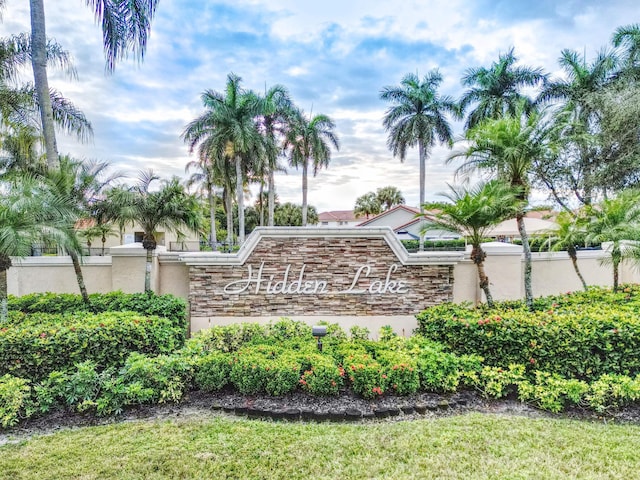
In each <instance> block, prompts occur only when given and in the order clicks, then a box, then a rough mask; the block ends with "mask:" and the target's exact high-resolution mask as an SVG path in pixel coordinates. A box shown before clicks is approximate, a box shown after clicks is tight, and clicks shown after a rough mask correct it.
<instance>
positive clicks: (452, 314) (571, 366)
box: [418, 287, 640, 380]
mask: <svg viewBox="0 0 640 480" xmlns="http://www.w3.org/2000/svg"><path fill="white" fill-rule="evenodd" d="M639 293H640V289H639V288H637V287H634V288H631V287H625V288H623V290H622V292H620V293H615V294H614V293H613V292H611V291H607V290H605V289H594V290H590V291H589V292H583V293H577V294H572V295H564V296H556V297H547V298H544V299H537V300H536V308H538V310H537V311H535V312H529V311H527V310H526V309H525V308H524V305H523V303H522V302H504V303H502V304H498V305H497V306H496V308H495V309H493V310H488V309H487V308H486V307H482V308H476V309H471V308H468V307H465V306H457V305H452V304H445V305H440V306H436V307H433V308H430V309H428V310H426V311H424V312H422V313H420V314H419V315H418V325H419V328H418V333H420V334H422V335H424V336H426V337H427V338H429V339H431V340H434V341H437V342H441V343H443V344H444V345H445V346H446V347H447V348H449V349H450V350H451V351H453V352H454V353H456V354H459V355H464V354H476V355H480V356H482V357H483V358H484V361H485V362H486V363H487V364H488V365H491V366H495V367H504V366H505V365H508V364H510V363H518V364H523V365H526V366H527V369H528V371H530V372H533V371H534V370H541V371H546V372H550V373H557V374H558V375H560V376H563V377H566V378H578V379H583V380H594V379H596V378H598V377H599V376H601V375H603V374H624V375H631V376H633V375H637V374H639V373H640V319H639V318H638V315H637V312H638V311H640V295H639Z"/></svg>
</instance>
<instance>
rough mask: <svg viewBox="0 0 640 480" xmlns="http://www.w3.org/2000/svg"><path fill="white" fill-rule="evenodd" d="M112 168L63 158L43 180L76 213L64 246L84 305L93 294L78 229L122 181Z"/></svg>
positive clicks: (106, 164)
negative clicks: (87, 281)
mask: <svg viewBox="0 0 640 480" xmlns="http://www.w3.org/2000/svg"><path fill="white" fill-rule="evenodd" d="M109 168H110V165H109V163H107V162H97V161H88V162H82V161H77V160H73V159H70V158H69V157H62V158H61V159H60V164H59V165H58V167H57V168H52V169H49V170H47V172H46V175H45V176H44V177H43V179H44V181H45V182H46V184H47V186H48V188H49V189H51V191H52V192H54V193H55V194H56V195H57V196H58V197H59V198H61V199H64V200H65V201H66V202H67V203H66V206H67V210H68V211H70V212H73V213H74V218H73V221H72V222H69V224H68V226H67V227H68V237H67V238H68V241H67V242H66V243H65V244H63V247H64V248H65V250H66V251H67V253H68V254H69V256H70V257H71V262H72V263H73V268H74V271H75V274H76V279H77V282H78V287H79V289H80V294H81V295H82V299H83V300H84V302H85V303H86V304H87V305H89V304H90V300H89V294H88V292H87V287H86V285H85V282H84V275H83V274H82V268H81V266H80V258H79V255H80V254H81V253H82V251H81V249H80V248H78V246H79V242H78V241H77V235H76V234H77V233H78V232H77V230H78V227H79V221H80V220H86V219H88V218H90V217H91V212H92V210H93V208H94V204H96V202H98V201H99V200H100V198H101V196H102V194H103V192H104V191H105V190H106V189H107V188H108V187H109V186H110V185H111V184H112V183H113V181H114V180H116V179H117V178H119V177H120V176H121V175H120V174H119V173H114V174H108V173H107V171H108V169H109Z"/></svg>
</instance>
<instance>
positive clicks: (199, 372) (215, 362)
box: [195, 352, 233, 392]
mask: <svg viewBox="0 0 640 480" xmlns="http://www.w3.org/2000/svg"><path fill="white" fill-rule="evenodd" d="M232 364H233V359H232V357H231V355H228V354H225V353H219V352H212V353H210V354H209V355H207V356H205V357H202V358H200V359H199V360H198V361H197V364H196V374H195V384H196V386H197V387H198V388H199V389H201V390H204V391H205V392H217V391H218V390H222V389H223V388H224V387H226V386H227V385H228V384H229V375H230V373H231V365H232Z"/></svg>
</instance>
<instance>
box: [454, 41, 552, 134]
mask: <svg viewBox="0 0 640 480" xmlns="http://www.w3.org/2000/svg"><path fill="white" fill-rule="evenodd" d="M517 61H518V59H517V57H516V56H515V55H514V53H513V48H511V49H510V50H509V51H508V52H507V53H505V54H503V55H500V56H499V57H498V61H497V62H494V63H492V64H491V66H490V67H489V68H485V67H479V68H470V69H468V70H467V71H466V72H465V74H464V76H463V77H462V84H463V85H464V86H465V87H470V88H469V89H468V90H467V91H466V92H464V94H463V95H462V98H460V110H461V113H464V112H465V111H466V110H467V109H468V108H469V107H470V106H471V105H472V104H475V107H474V109H473V110H472V111H471V112H470V113H469V115H468V116H467V121H466V124H465V128H467V129H468V128H473V127H474V126H476V125H478V124H479V123H480V122H481V121H483V120H485V119H488V118H493V119H495V118H499V117H501V116H502V115H505V114H511V115H514V114H515V112H516V110H517V109H518V108H520V109H522V110H524V113H525V114H526V113H529V112H530V111H531V110H532V109H533V101H532V100H531V99H530V98H529V97H527V96H526V95H524V94H522V93H521V89H522V88H523V87H535V86H538V85H541V84H544V83H545V82H546V78H547V77H546V75H545V74H544V73H543V71H542V69H540V68H532V67H527V66H522V67H517V66H515V64H516V62H517ZM523 106H524V107H523Z"/></svg>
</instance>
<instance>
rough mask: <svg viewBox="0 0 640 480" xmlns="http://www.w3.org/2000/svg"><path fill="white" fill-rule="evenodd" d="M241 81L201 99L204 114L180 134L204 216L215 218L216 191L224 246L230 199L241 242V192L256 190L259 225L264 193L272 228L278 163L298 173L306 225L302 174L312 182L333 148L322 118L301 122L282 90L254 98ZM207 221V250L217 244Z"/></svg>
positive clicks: (334, 139)
mask: <svg viewBox="0 0 640 480" xmlns="http://www.w3.org/2000/svg"><path fill="white" fill-rule="evenodd" d="M241 82H242V79H241V78H240V77H239V76H237V75H235V74H233V73H230V74H229V75H228V76H227V83H226V88H225V90H224V92H216V91H213V90H207V91H206V92H204V93H203V94H202V103H203V104H204V107H205V111H204V112H203V113H202V114H201V115H200V116H198V117H197V118H196V119H194V120H193V121H191V122H190V123H189V124H188V125H187V126H186V127H185V130H184V132H183V134H182V138H183V139H184V141H185V143H187V145H188V146H189V151H190V152H191V153H193V152H195V153H196V154H197V160H196V161H193V162H190V164H189V165H188V167H187V168H188V169H191V168H194V169H196V172H195V174H194V175H195V177H192V179H194V180H195V181H199V182H200V183H201V185H202V186H203V187H204V189H205V190H206V191H207V196H208V198H209V207H210V212H215V199H216V194H215V189H216V187H219V188H222V191H223V195H222V196H223V198H224V202H225V211H226V214H227V243H228V244H231V243H232V242H233V197H234V196H235V198H236V204H237V212H238V243H240V244H241V243H242V242H244V238H245V207H244V196H245V186H247V185H248V184H250V183H258V184H259V185H260V193H259V195H258V199H259V201H260V204H261V205H260V221H261V223H260V224H261V225H263V224H264V223H263V222H264V214H263V207H264V206H263V205H262V202H263V198H264V195H263V192H264V187H265V185H266V187H267V191H268V212H269V213H268V220H267V224H268V225H269V226H273V225H274V224H275V223H274V222H275V219H274V216H275V183H274V174H275V173H276V172H278V171H283V170H284V168H283V167H282V166H281V164H280V162H279V160H280V158H282V157H286V158H287V159H288V162H289V165H290V166H292V167H295V168H296V169H298V168H299V169H301V170H302V221H301V224H302V226H306V225H307V221H308V202H307V192H308V174H309V170H311V171H312V173H313V175H314V176H315V175H316V174H317V173H318V170H320V169H321V168H323V167H327V166H328V164H329V161H330V159H331V150H332V148H335V149H338V148H339V141H338V136H337V135H336V133H335V124H334V122H333V121H332V120H331V119H330V118H329V117H328V116H326V115H322V114H316V115H313V116H307V115H306V114H305V113H304V111H302V110H301V109H300V108H298V107H296V106H295V105H294V103H293V101H292V100H291V97H290V95H289V93H288V91H287V89H286V88H285V87H283V86H282V85H275V86H273V87H271V88H270V89H268V90H266V91H265V93H264V95H260V94H258V93H256V92H254V91H252V90H246V89H244V88H242V86H241ZM210 215H211V232H210V235H209V241H210V243H211V246H212V247H213V246H215V244H216V242H217V238H216V228H215V219H214V217H213V213H211V214H210Z"/></svg>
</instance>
